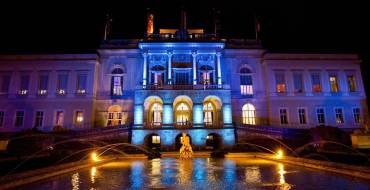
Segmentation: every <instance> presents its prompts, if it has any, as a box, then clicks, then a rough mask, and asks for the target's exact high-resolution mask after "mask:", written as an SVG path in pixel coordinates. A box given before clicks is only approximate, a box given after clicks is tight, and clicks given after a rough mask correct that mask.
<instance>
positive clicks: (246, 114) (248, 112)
mask: <svg viewBox="0 0 370 190" xmlns="http://www.w3.org/2000/svg"><path fill="white" fill-rule="evenodd" d="M242 111H243V113H242V116H243V121H242V123H243V124H248V125H255V124H256V108H255V107H254V106H253V105H252V104H249V103H247V104H244V106H243V108H242Z"/></svg>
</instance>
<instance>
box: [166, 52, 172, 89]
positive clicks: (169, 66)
mask: <svg viewBox="0 0 370 190" xmlns="http://www.w3.org/2000/svg"><path fill="white" fill-rule="evenodd" d="M167 55H168V84H172V76H171V74H172V55H173V54H172V52H171V51H168V52H167Z"/></svg>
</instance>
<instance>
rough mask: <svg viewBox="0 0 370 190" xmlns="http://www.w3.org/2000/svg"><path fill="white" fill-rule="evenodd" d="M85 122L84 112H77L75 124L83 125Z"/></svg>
mask: <svg viewBox="0 0 370 190" xmlns="http://www.w3.org/2000/svg"><path fill="white" fill-rule="evenodd" d="M83 121H84V112H83V111H76V113H75V124H82V123H83Z"/></svg>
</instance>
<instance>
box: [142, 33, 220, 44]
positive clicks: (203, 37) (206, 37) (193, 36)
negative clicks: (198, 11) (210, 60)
mask: <svg viewBox="0 0 370 190" xmlns="http://www.w3.org/2000/svg"><path fill="white" fill-rule="evenodd" d="M143 41H146V42H148V41H149V42H160V41H175V42H176V41H197V42H210V41H211V42H212V41H221V39H220V38H219V37H218V36H217V35H215V34H203V33H189V34H186V35H180V34H173V33H160V34H148V35H146V36H145V37H144V39H143Z"/></svg>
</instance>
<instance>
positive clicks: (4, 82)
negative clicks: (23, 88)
mask: <svg viewBox="0 0 370 190" xmlns="http://www.w3.org/2000/svg"><path fill="white" fill-rule="evenodd" d="M10 79H11V76H10V75H3V76H2V77H1V78H0V85H1V88H0V93H8V91H9V86H10Z"/></svg>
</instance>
